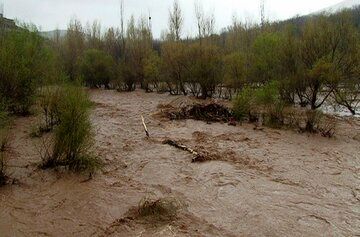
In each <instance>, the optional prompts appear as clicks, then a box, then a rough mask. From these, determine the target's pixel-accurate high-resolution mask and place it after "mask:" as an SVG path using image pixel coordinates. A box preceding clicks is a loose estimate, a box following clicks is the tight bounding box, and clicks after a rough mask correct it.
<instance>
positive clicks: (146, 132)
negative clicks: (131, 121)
mask: <svg viewBox="0 0 360 237" xmlns="http://www.w3.org/2000/svg"><path fill="white" fill-rule="evenodd" d="M141 120H142V124H143V126H144V130H145V134H146V136H147V137H150V134H149V131H148V129H147V127H146V124H145V119H144V117H143V116H142V115H141Z"/></svg>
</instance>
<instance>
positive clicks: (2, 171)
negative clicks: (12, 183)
mask: <svg viewBox="0 0 360 237" xmlns="http://www.w3.org/2000/svg"><path fill="white" fill-rule="evenodd" d="M7 179H8V177H7V176H6V163H5V156H4V153H3V152H0V186H3V185H5V184H6V182H7Z"/></svg>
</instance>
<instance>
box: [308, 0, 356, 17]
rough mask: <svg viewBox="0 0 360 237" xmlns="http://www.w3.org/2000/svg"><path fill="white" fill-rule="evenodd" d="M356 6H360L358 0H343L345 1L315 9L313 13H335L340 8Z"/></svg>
mask: <svg viewBox="0 0 360 237" xmlns="http://www.w3.org/2000/svg"><path fill="white" fill-rule="evenodd" d="M357 6H360V0H345V1H342V2H340V3H338V4H335V5H333V6H330V7H327V8H324V9H322V10H320V11H317V12H315V13H314V14H318V13H323V12H325V13H336V12H339V11H341V10H344V9H351V8H355V7H357Z"/></svg>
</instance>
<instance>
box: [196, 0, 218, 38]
mask: <svg viewBox="0 0 360 237" xmlns="http://www.w3.org/2000/svg"><path fill="white" fill-rule="evenodd" d="M195 18H196V24H197V28H198V37H199V40H200V44H201V43H202V39H203V38H206V37H209V36H211V35H212V34H213V33H214V31H215V15H214V13H210V14H205V13H204V9H203V7H202V5H201V4H200V3H199V2H198V1H197V0H196V1H195Z"/></svg>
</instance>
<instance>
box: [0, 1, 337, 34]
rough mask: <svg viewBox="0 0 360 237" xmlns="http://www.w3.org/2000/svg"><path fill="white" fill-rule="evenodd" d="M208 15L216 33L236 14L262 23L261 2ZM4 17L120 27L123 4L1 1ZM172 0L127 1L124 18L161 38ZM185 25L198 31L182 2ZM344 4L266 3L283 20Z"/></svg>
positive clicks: (62, 25) (223, 5)
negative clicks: (148, 25) (142, 22)
mask: <svg viewBox="0 0 360 237" xmlns="http://www.w3.org/2000/svg"><path fill="white" fill-rule="evenodd" d="M199 1H200V2H201V3H202V5H203V8H204V10H205V12H213V13H214V14H215V16H216V29H217V30H218V31H220V30H221V29H222V28H223V27H225V26H228V25H229V24H231V19H232V16H233V15H234V14H236V15H237V16H238V18H239V19H243V20H244V19H247V20H252V21H259V12H260V10H259V9H260V7H259V6H260V0H199ZM1 2H3V3H4V8H5V14H4V15H5V16H6V17H8V18H16V19H18V20H20V21H25V22H32V23H34V24H36V25H37V26H40V27H41V30H44V31H45V30H46V31H47V30H54V29H56V28H59V29H66V26H67V24H68V22H69V20H70V18H72V17H74V16H76V17H77V18H78V19H80V20H81V21H82V22H83V23H84V24H85V23H86V22H88V21H90V22H92V21H93V20H95V19H97V20H100V22H101V24H102V26H103V27H110V26H118V25H119V21H120V20H119V16H120V13H119V12H120V10H119V8H120V7H119V6H120V0H61V1H59V0H0V3H1ZM172 2H173V0H124V5H125V15H126V18H129V17H130V15H131V14H134V15H135V16H136V17H138V16H141V15H146V16H148V14H149V12H150V14H151V16H152V19H153V32H154V35H155V37H159V35H160V33H161V31H162V30H163V29H166V27H167V23H168V12H169V7H170V6H171V5H172ZM179 2H180V5H181V7H182V10H183V14H184V18H185V25H184V30H183V36H186V35H191V32H193V31H194V30H195V20H194V0H179ZM338 2H341V0H265V8H266V15H267V18H268V19H270V20H282V19H286V18H289V17H292V16H295V15H297V14H299V15H302V14H308V13H312V12H314V11H318V10H321V9H323V8H326V7H329V6H332V5H334V4H336V3H338Z"/></svg>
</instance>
